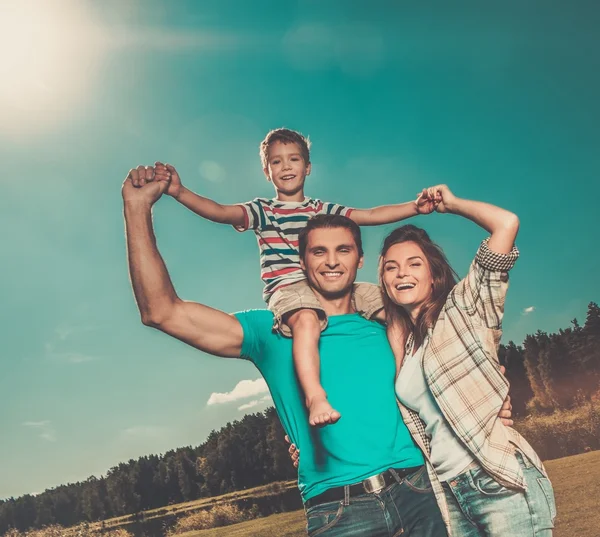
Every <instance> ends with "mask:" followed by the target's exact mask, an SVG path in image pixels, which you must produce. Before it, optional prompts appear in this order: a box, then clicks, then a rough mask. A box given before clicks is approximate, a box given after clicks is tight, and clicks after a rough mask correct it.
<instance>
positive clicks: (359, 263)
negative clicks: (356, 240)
mask: <svg viewBox="0 0 600 537" xmlns="http://www.w3.org/2000/svg"><path fill="white" fill-rule="evenodd" d="M364 261H365V258H364V257H361V258H360V259H359V260H358V268H363V263H364Z"/></svg>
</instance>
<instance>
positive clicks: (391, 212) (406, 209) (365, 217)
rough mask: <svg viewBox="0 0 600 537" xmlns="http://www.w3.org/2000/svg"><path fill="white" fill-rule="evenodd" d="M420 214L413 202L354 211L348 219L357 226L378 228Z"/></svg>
mask: <svg viewBox="0 0 600 537" xmlns="http://www.w3.org/2000/svg"><path fill="white" fill-rule="evenodd" d="M417 214H424V213H422V212H421V211H420V210H419V208H418V206H417V204H416V203H415V202H414V201H409V202H406V203H399V204H397V205H382V206H380V207H373V208H372V209H354V210H353V211H352V212H351V213H350V216H349V218H350V219H351V220H354V222H356V223H357V224H358V225H359V226H378V225H381V224H390V223H392V222H399V221H400V220H404V219H406V218H410V217H411V216H416V215H417Z"/></svg>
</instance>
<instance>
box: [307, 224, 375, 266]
mask: <svg viewBox="0 0 600 537" xmlns="http://www.w3.org/2000/svg"><path fill="white" fill-rule="evenodd" d="M335 228H344V229H347V230H348V231H350V233H352V237H353V238H354V242H355V244H356V248H357V250H358V256H359V257H363V255H364V251H363V245H362V237H361V235H360V227H359V226H358V224H357V223H356V222H355V221H354V220H351V219H350V218H348V217H347V216H342V215H341V214H318V215H317V216H315V217H313V218H311V219H310V220H309V221H308V222H307V223H306V226H304V227H303V228H302V229H301V230H300V233H298V253H299V254H300V259H304V255H305V254H306V245H307V244H308V234H309V233H310V232H311V231H312V230H313V229H335Z"/></svg>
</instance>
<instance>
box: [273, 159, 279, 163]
mask: <svg viewBox="0 0 600 537" xmlns="http://www.w3.org/2000/svg"><path fill="white" fill-rule="evenodd" d="M271 164H279V159H275V160H272V161H271Z"/></svg>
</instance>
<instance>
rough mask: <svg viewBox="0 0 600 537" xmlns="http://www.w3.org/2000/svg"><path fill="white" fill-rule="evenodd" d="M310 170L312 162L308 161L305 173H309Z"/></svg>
mask: <svg viewBox="0 0 600 537" xmlns="http://www.w3.org/2000/svg"><path fill="white" fill-rule="evenodd" d="M311 170H312V164H311V163H310V162H309V163H308V165H307V166H306V175H310V171H311Z"/></svg>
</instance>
